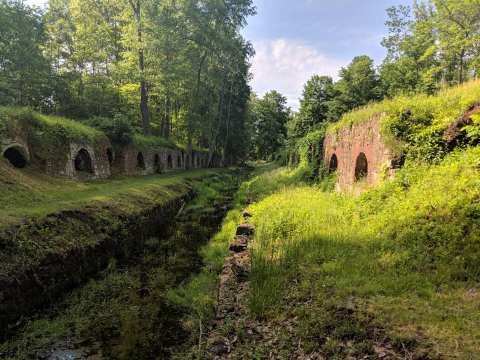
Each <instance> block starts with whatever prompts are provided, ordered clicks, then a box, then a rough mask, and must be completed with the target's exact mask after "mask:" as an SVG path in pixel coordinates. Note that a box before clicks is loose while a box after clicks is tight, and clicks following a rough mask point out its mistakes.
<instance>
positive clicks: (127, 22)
mask: <svg viewBox="0 0 480 360" xmlns="http://www.w3.org/2000/svg"><path fill="white" fill-rule="evenodd" d="M0 13H1V18H0V39H1V40H0V54H1V55H0V95H2V96H0V105H15V106H16V105H22V106H31V107H34V108H35V109H37V110H42V111H44V112H50V113H55V114H58V115H62V116H66V117H69V118H73V119H77V120H78V119H89V118H92V117H96V119H95V121H92V122H91V124H94V125H96V126H98V127H99V128H102V129H106V128H108V129H109V133H110V134H111V135H112V136H113V137H114V138H115V139H116V140H119V141H120V142H123V141H125V135H127V137H129V135H128V134H125V132H126V130H127V129H126V125H128V127H129V128H131V130H132V131H133V132H138V133H140V132H143V133H144V135H149V134H153V135H157V136H162V137H164V138H166V139H171V140H173V141H174V142H177V143H182V144H185V145H186V146H187V147H188V148H191V147H200V148H208V150H209V152H210V158H211V159H212V158H213V157H218V159H219V160H220V161H221V162H222V163H224V164H230V163H233V162H236V161H238V160H239V159H243V158H245V157H246V156H247V154H248V151H249V144H250V142H249V137H248V136H247V125H246V124H245V121H246V116H245V113H246V103H247V100H248V98H249V96H250V88H249V86H248V84H247V81H248V78H249V74H248V72H249V63H248V60H249V58H250V56H251V55H252V54H253V49H252V48H251V45H250V44H249V43H248V42H246V41H245V40H244V39H243V38H242V36H241V34H240V30H241V28H242V27H244V26H245V25H246V19H247V17H248V16H250V15H252V14H254V13H255V9H254V7H253V6H252V1H251V0H235V1H229V2H218V1H215V0H211V1H206V2H205V1H202V2H199V1H194V0H182V1H172V0H169V1H161V2H158V1H152V0H136V1H127V0H114V1H111V0H105V1H103V0H102V1H97V0H95V1H92V0H68V1H63V0H51V1H49V2H48V4H47V6H46V9H45V10H44V11H39V10H37V9H34V8H31V7H29V6H27V5H25V4H24V3H23V2H22V1H20V0H1V1H0ZM112 119H114V120H113V121H112ZM125 119H128V123H129V124H127V123H126V121H125ZM116 126H119V127H120V128H119V129H117V128H116Z"/></svg>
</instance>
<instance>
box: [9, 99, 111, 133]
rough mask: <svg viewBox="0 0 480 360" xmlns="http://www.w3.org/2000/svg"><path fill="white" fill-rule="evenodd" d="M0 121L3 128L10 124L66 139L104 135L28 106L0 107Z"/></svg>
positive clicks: (78, 123)
mask: <svg viewBox="0 0 480 360" xmlns="http://www.w3.org/2000/svg"><path fill="white" fill-rule="evenodd" d="M0 123H1V124H2V127H3V128H8V127H11V126H17V127H26V130H27V131H28V130H30V128H34V129H37V130H38V131H42V132H45V131H46V132H52V133H53V134H59V135H60V134H61V135H62V136H63V137H65V138H67V139H68V140H74V141H83V142H84V141H90V142H93V141H95V140H97V139H99V138H102V137H103V138H104V137H105V135H104V134H103V133H102V132H101V131H99V130H96V129H94V128H92V127H89V126H86V125H84V124H82V123H80V122H78V121H74V120H71V119H67V118H64V117H60V116H53V115H43V114H40V113H38V112H35V111H33V110H30V109H28V108H12V107H0Z"/></svg>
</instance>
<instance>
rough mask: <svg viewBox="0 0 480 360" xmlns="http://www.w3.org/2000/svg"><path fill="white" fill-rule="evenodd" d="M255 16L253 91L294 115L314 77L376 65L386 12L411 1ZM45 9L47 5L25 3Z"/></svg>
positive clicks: (370, 0) (346, 0)
mask: <svg viewBox="0 0 480 360" xmlns="http://www.w3.org/2000/svg"><path fill="white" fill-rule="evenodd" d="M254 1H255V5H256V7H257V15H256V16H254V17H252V18H250V19H249V24H248V26H247V27H246V28H245V29H244V30H243V34H244V36H245V38H246V39H247V40H249V41H251V42H252V44H253V46H254V48H255V51H256V55H255V57H254V58H253V59H252V73H253V79H252V82H251V86H252V89H253V91H255V92H256V93H257V94H258V95H260V96H262V95H263V94H265V92H267V91H270V90H273V89H275V90H277V91H279V92H280V93H282V94H283V95H284V96H286V97H287V99H288V105H289V106H290V107H292V109H294V110H296V109H298V106H299V98H300V96H301V94H302V90H303V86H304V84H305V83H306V82H307V80H308V79H309V78H310V77H311V76H312V75H314V74H319V75H330V76H332V77H333V78H337V75H338V72H339V70H340V69H341V68H342V67H343V66H346V65H348V63H349V62H350V61H351V60H352V59H353V57H355V56H357V55H368V56H370V57H372V58H373V59H374V60H375V63H376V64H377V65H379V64H380V63H381V62H382V60H383V58H384V56H385V50H384V49H383V48H382V46H381V44H380V43H381V41H382V38H383V37H384V36H385V35H386V33H387V28H386V26H385V21H386V11H385V10H386V9H387V8H388V7H390V6H392V5H399V4H411V3H412V0H254ZM27 2H28V3H30V4H35V5H43V4H44V3H45V0H27Z"/></svg>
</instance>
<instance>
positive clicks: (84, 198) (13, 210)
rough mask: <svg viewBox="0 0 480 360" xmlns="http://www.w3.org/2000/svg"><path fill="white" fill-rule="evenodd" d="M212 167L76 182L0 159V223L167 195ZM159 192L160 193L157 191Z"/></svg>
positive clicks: (206, 173)
mask: <svg viewBox="0 0 480 360" xmlns="http://www.w3.org/2000/svg"><path fill="white" fill-rule="evenodd" d="M214 172H215V170H192V171H188V172H176V173H169V174H163V175H151V176H141V177H118V178H114V179H110V180H102V181H91V182H77V181H72V180H67V179H61V178H52V177H49V176H46V175H41V174H38V172H36V171H35V170H34V169H31V170H25V171H24V170H22V171H19V170H16V169H12V168H11V167H10V166H8V165H7V164H6V163H5V162H4V161H3V160H0V181H1V182H2V186H1V187H0V218H1V220H0V224H2V223H3V224H5V223H9V222H13V221H16V220H18V219H20V218H23V217H27V216H41V215H46V214H48V213H52V212H55V211H60V210H68V209H72V208H75V207H78V206H84V205H93V204H94V203H102V202H104V203H107V202H116V201H118V200H121V199H122V198H123V199H125V198H127V197H128V196H130V195H135V196H136V197H138V198H142V197H145V198H146V199H148V198H151V197H152V196H157V197H158V196H159V195H158V194H159V193H158V192H159V191H160V192H161V193H163V194H165V195H168V193H169V189H168V188H169V186H175V185H176V184H180V183H182V182H184V180H185V179H189V178H191V179H195V178H200V177H203V176H205V175H208V174H210V173H214ZM160 196H161V195H160Z"/></svg>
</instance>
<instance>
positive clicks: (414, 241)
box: [245, 148, 480, 358]
mask: <svg viewBox="0 0 480 360" xmlns="http://www.w3.org/2000/svg"><path fill="white" fill-rule="evenodd" d="M478 159H480V152H479V149H478V148H471V149H469V150H466V151H462V152H455V153H453V154H452V155H450V156H448V157H447V158H446V159H445V160H443V161H442V162H441V163H439V164H438V165H413V164H412V165H411V166H407V167H406V168H404V169H402V170H401V171H400V172H399V173H398V174H397V176H396V177H395V179H394V180H393V181H390V182H386V183H385V184H383V185H382V186H380V187H379V188H376V189H372V190H370V191H368V192H367V193H365V194H364V195H362V196H361V197H359V198H352V197H349V196H342V195H337V194H333V193H324V192H321V191H319V189H318V188H316V187H305V186H304V185H297V180H296V179H295V176H292V175H293V174H294V173H292V172H291V171H287V170H275V171H274V172H270V173H267V174H264V175H262V176H261V177H259V178H257V179H255V180H254V181H253V182H252V183H251V184H252V185H253V186H254V188H256V189H257V190H256V191H258V192H259V193H262V194H263V193H271V192H275V191H276V193H275V194H274V195H272V196H270V197H267V198H266V199H264V200H262V201H260V202H259V203H257V204H254V205H252V206H251V207H250V210H251V211H252V212H253V213H254V223H255V224H256V229H257V232H256V238H255V242H254V243H253V247H252V251H253V268H252V278H251V295H250V296H251V298H250V309H251V311H252V314H253V315H256V316H260V317H266V318H267V319H270V320H272V321H277V320H278V321H282V320H281V319H284V316H283V315H281V314H290V315H291V316H293V317H295V316H298V317H300V318H301V319H304V321H305V322H303V323H302V322H301V321H299V323H298V328H297V329H296V331H297V332H298V333H297V336H299V337H300V338H301V339H302V342H305V343H306V344H307V346H311V350H312V351H318V350H320V351H321V352H322V353H324V354H325V355H327V356H334V355H335V356H339V357H342V356H346V354H347V353H348V352H347V351H353V352H354V354H357V356H360V355H361V354H365V353H366V354H371V353H372V352H373V346H374V345H375V339H373V338H370V337H369V336H370V335H369V331H370V330H368V328H369V327H371V326H376V327H377V328H378V331H383V330H381V329H382V328H383V329H385V331H386V334H387V335H386V336H387V337H389V338H390V339H391V341H392V342H395V341H397V342H398V344H401V343H403V344H404V345H405V344H407V343H411V344H416V345H415V347H417V346H419V349H417V350H414V349H411V350H412V351H420V350H421V348H423V350H425V351H427V352H429V353H430V354H432V355H439V354H442V355H445V356H459V357H461V358H468V356H472V354H474V353H475V351H476V349H477V348H478V346H479V344H478V327H477V324H478V321H480V319H479V318H478V316H476V315H474V309H473V307H472V306H473V303H471V301H470V300H469V298H468V296H467V295H466V294H468V291H469V289H471V287H472V286H474V285H473V284H475V283H477V282H478V281H479V280H480V273H479V272H478V266H477V264H478V262H479V261H480V248H479V240H480V239H479V237H478V234H479V232H478V230H479V226H480V223H479V219H478V216H477V215H478V211H479V208H478V201H477V200H478V197H479V196H480V193H479V190H480V187H479V186H478V178H479V175H480V173H479V167H478V166H479V160H478ZM285 184H290V185H289V187H287V188H284V186H285ZM282 188H283V190H282ZM461 294H463V295H461ZM464 296H465V297H464ZM393 303H396V305H392V304H393ZM431 304H435V306H434V307H433V308H432V307H431ZM458 304H461V306H460V308H459V307H458V306H457V305H458ZM280 309H281V310H280ZM342 309H344V310H345V309H351V310H349V312H347V313H344V315H343V316H342V317H340V318H337V317H336V315H335V314H337V313H338V312H342V311H343V310H342ZM312 312H313V313H312ZM367 312H368V313H369V314H370V315H369V316H366V315H365V314H366V313H367ZM312 314H318V315H312ZM321 314H324V315H321ZM346 314H350V315H348V317H347V315H346ZM362 314H363V315H362ZM440 315H442V316H440ZM344 316H345V317H344ZM362 316H363V318H364V320H359V319H360V318H361V317H362ZM372 316H374V317H375V320H372ZM369 318H370V320H368V319H369ZM413 318H415V319H416V320H415V324H416V325H415V326H411V324H412V323H411V320H412V319H413ZM359 321H360V323H358V322H359ZM362 321H363V322H362ZM439 328H442V329H443V331H438V329H439ZM362 329H363V330H362ZM316 336H318V338H316ZM395 339H396V340H395ZM409 339H410V340H409ZM412 341H413V342H412ZM459 343H461V344H462V346H460V347H459V346H458V344H459ZM245 346H250V345H249V344H246V345H245ZM399 346H400V345H399ZM407 346H408V345H407ZM265 351H269V350H268V349H265ZM290 351H292V349H290Z"/></svg>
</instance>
